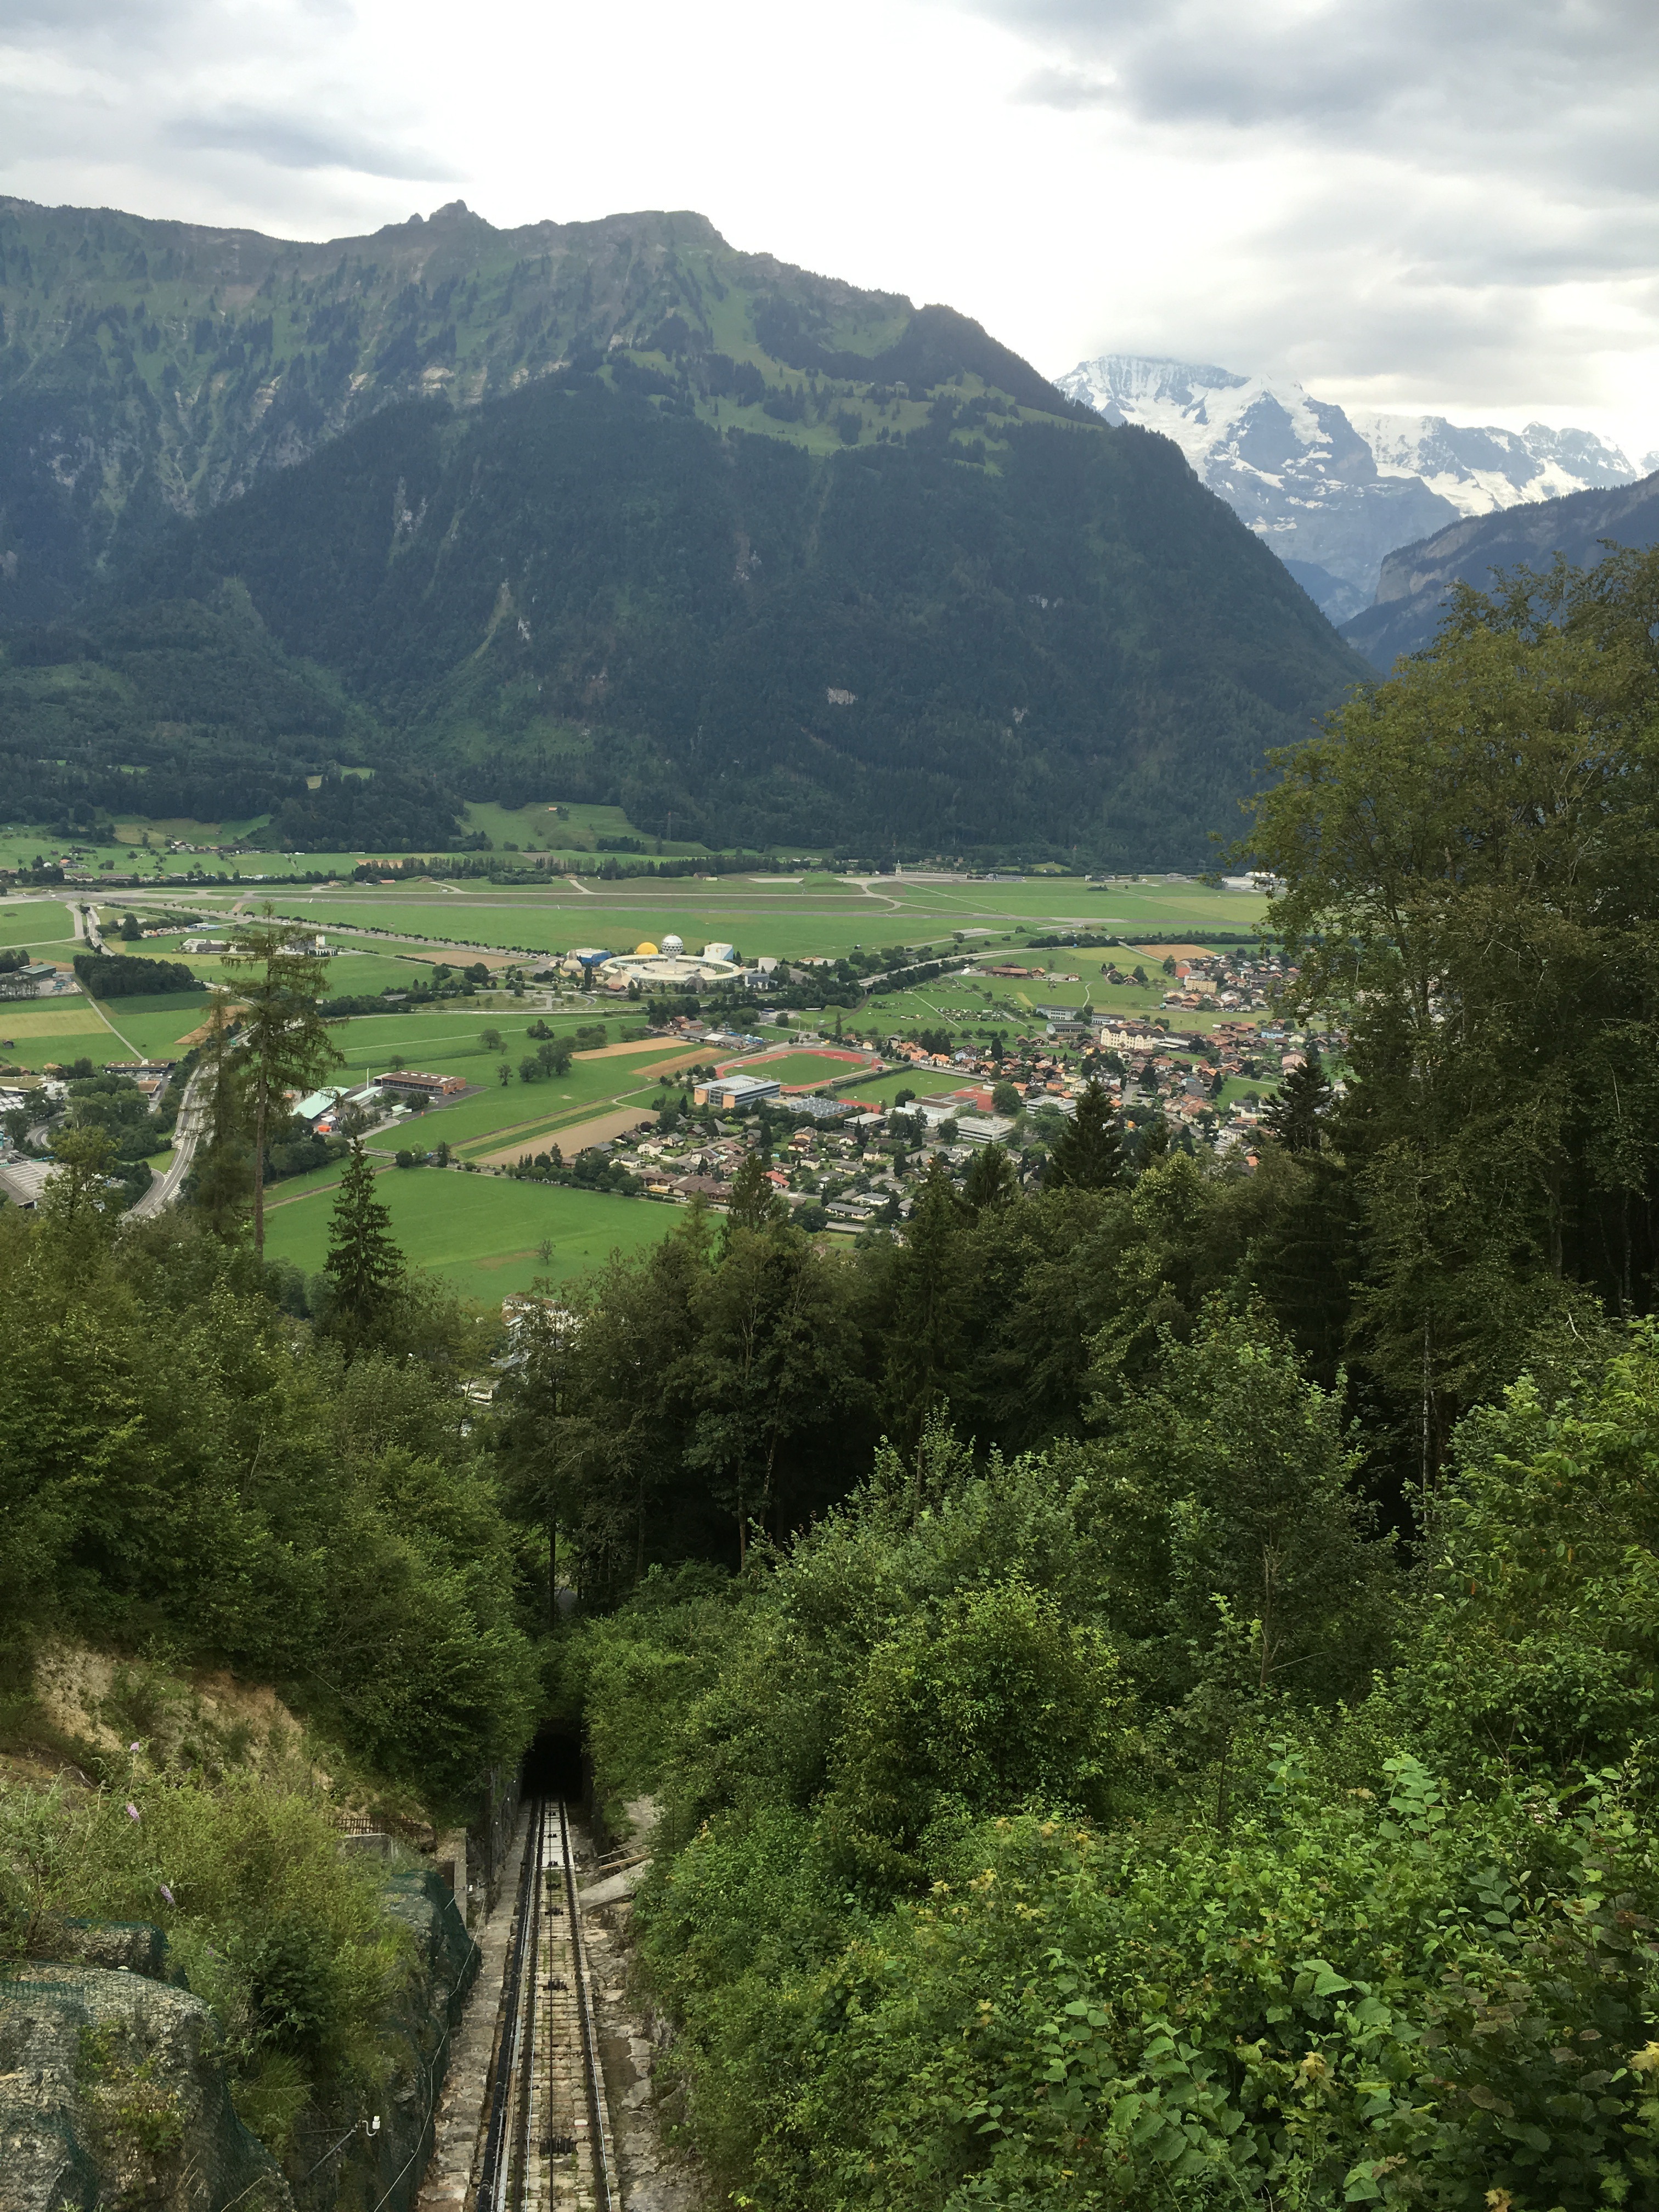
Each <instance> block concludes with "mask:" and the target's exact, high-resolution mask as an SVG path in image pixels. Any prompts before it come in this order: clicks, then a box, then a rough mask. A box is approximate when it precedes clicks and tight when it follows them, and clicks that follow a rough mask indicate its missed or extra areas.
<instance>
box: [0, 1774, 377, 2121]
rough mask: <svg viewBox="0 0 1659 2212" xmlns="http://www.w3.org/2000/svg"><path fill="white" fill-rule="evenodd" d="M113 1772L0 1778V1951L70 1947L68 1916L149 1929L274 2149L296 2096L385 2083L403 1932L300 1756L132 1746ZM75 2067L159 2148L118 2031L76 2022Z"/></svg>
mask: <svg viewBox="0 0 1659 2212" xmlns="http://www.w3.org/2000/svg"><path fill="white" fill-rule="evenodd" d="M112 1781H114V1782H115V1783H116V1784H117V1785H118V1786H116V1787H113V1788H111V1789H106V1790H100V1791H97V1792H89V1791H83V1790H65V1789H64V1787H62V1785H61V1784H54V1785H52V1787H51V1788H49V1789H46V1790H33V1789H28V1788H15V1789H8V1790H0V1954H9V1956H11V1957H16V1956H19V1955H30V1956H33V1957H36V1958H40V1957H47V1958H50V1957H52V1956H53V1955H56V1954H58V1953H59V1952H60V1951H61V1950H62V1949H63V1948H64V1945H65V1943H66V1942H67V1943H68V1944H69V1947H70V1949H71V1950H72V1949H73V1929H72V1928H68V1929H66V1925H65V1923H70V1922H72V1921H76V1920H80V1921H84V1920H103V1921H117V1922H127V1923H152V1924H154V1925H155V1926H158V1927H159V1928H161V1930H162V1931H163V1933H164V1935H165V1936H166V1939H167V1964H168V1966H170V1967H171V1968H172V1969H173V1971H175V1972H182V1973H183V1974H184V1975H185V1976H186V1977H187V1978H188V1981H189V1984H190V1987H191V1990H193V1992H194V1993H195V1994H196V1995H197V1996H200V1997H202V1998H204V2000H205V2002H207V2003H208V2004H209V2005H210V2007H211V2008H212V2010H213V2013H214V2015H215V2018H216V2021H217V2023H218V2027H219V2030H220V2034H221V2038H222V2050H223V2053H224V2057H225V2059H226V2062H227V2065H228V2071H229V2074H230V2080H231V2090H232V2095H233V2097H234V2100H235V2102H236V2105H237V2107H238V2109H239V2111H240V2112H241V2114H242V2117H243V2118H244V2119H246V2120H247V2121H248V2122H249V2123H250V2124H252V2125H253V2126H254V2128H255V2130H256V2132H258V2133H260V2134H261V2135H262V2136H263V2137H264V2141H265V2142H267V2144H268V2145H269V2146H270V2148H272V2149H273V2150H275V2151H276V2152H278V2153H279V2154H280V2153H282V2152H283V2151H284V2150H285V2149H286V2148H287V2147H288V2145H287V2140H286V2139H287V2136H288V2134H289V2130H291V2128H292V2125H293V2122H294V2119H295V2117H296V2115H297V2113H298V2111H299V2109H300V2107H301V2106H302V2105H303V2104H304V2103H305V2101H306V2100H307V2097H310V2096H313V2095H318V2096H321V2097H324V2098H326V2099H329V2100H341V2099H349V2100H353V2101H355V2100H358V2099H361V2098H362V2097H365V2096H367V2095H368V2093H371V2092H372V2091H373V2090H374V2089H376V2088H378V2087H381V2086H382V2085H383V2084H384V2082H385V2080H386V2076H387V2075H388V2074H389V2071H390V2064H389V2057H388V2054H386V2053H383V2052H382V2051H380V2048H379V2034H378V2031H379V2029H380V2026H381V2024H382V2022H383V2021H384V2018H385V2016H386V2013H387V2011H388V2009H389V2007H390V2004H391V2001H392V1997H393V1996H394V1995H395V1993H396V1991H397V1990H398V1988H399V1986H400V1985H401V1984H402V1983H403V1981H404V1979H405V1978H406V1976H407V1973H408V1971H409V1968H410V1965H411V1964H412V1961H411V1960H410V1958H409V1956H408V1954H407V1949H406V1946H405V1943H404V1940H403V1939H402V1938H401V1937H400V1935H399V1933H398V1929H397V1927H396V1925H395V1923H392V1922H391V1921H389V1920H388V1919H387V1918H386V1916H385V1915H384V1914H383V1913H382V1911H381V1910H380V1899H379V1898H378V1896H377V1893H376V1891H375V1888H374V1883H373V1882H372V1881H371V1880H370V1879H369V1878H368V1875H367V1874H366V1873H365V1872H364V1871H363V1870H362V1865H361V1863H353V1862H352V1861H350V1860H349V1859H347V1858H346V1857H343V1855H342V1853H341V1850H340V1847H339V1832H338V1829H337V1826H335V1823H334V1821H333V1820H331V1817H330V1814H329V1808H328V1806H327V1803H326V1802H325V1800H324V1799H323V1798H322V1797H321V1796H320V1795H319V1793H318V1792H317V1790H315V1789H314V1787H313V1785H312V1784H311V1781H310V1778H309V1777H308V1775H307V1773H306V1771H305V1769H304V1767H303V1765H302V1764H301V1763H300V1762H299V1761H298V1760H297V1759H292V1758H290V1760H289V1764H287V1765H282V1764H279V1765H276V1767H275V1768H273V1769H271V1770H270V1771H258V1772H256V1771H252V1770H251V1769H249V1768H247V1767H237V1766H233V1767H231V1768H229V1769H228V1770H226V1771H223V1772H222V1773H221V1774H219V1775H217V1776H216V1777H215V1778H211V1779H210V1778H207V1777H206V1776H204V1775H202V1774H200V1773H197V1772H191V1771H185V1770H181V1769H179V1768H178V1767H176V1766H172V1765H162V1766H161V1767H160V1768H159V1769H158V1768H155V1767H152V1766H151V1765H149V1763H148V1762H147V1761H145V1760H144V1759H141V1758H134V1759H131V1761H130V1762H126V1763H125V1764H124V1765H123V1768H122V1770H121V1771H119V1772H118V1774H117V1775H115V1776H112ZM135 1816H136V1817H135ZM81 2072H82V2078H83V2082H84V2083H85V2084H87V2085H88V2086H92V2087H94V2088H103V2089H105V2090H106V2091H107V2092H108V2093H107V2094H106V2095H104V2096H102V2097H101V2098H100V2103H101V2104H102V2105H103V2106H105V2107H106V2110H107V2112H108V2113H109V2116H110V2117H111V2118H112V2120H113V2121H114V2122H115V2124H117V2125H118V2127H121V2128H124V2129H125V2130H128V2131H129V2132H130V2133H131V2134H133V2135H134V2136H136V2137H137V2140H138V2141H139V2142H142V2143H143V2145H144V2146H145V2147H146V2148H150V2149H152V2150H158V2149H161V2148H165V2141H164V2138H165V2137H166V2136H167V2131H168V2130H169V2128H170V2127H171V2128H176V2127H177V2124H178V2122H177V2116H176V2114H174V2113H173V2112H172V2110H171V2108H170V2107H169V2106H167V2105H166V2104H165V2103H163V2102H160V2101H158V2099H157V2097H156V2096H155V2095H146V2094H145V2089H146V2086H147V2083H148V2080H149V2077H148V2075H146V2073H145V2069H144V2068H143V2065H142V2064H140V2065H139V2066H138V2067H137V2069H135V2068H134V2067H133V2066H132V2065H131V2063H130V2062H129V2061H128V2059H127V2057H126V2055H125V2051H124V2050H123V2048H122V2047H121V2042H120V2037H119V2032H118V2030H115V2029H112V2028H104V2029H99V2030H89V2031H88V2034H87V2036H86V2037H85V2038H84V2039H83V2041H82V2053H81Z"/></svg>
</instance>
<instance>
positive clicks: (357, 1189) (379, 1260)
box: [323, 1138, 404, 1352]
mask: <svg viewBox="0 0 1659 2212" xmlns="http://www.w3.org/2000/svg"><path fill="white" fill-rule="evenodd" d="M403 1273H404V1255H403V1254H402V1253H401V1252H400V1251H399V1250H398V1246H397V1244H396V1243H395V1242H394V1240H393V1238H392V1211H391V1208H390V1207H389V1206H387V1205H386V1203H385V1201H384V1200H381V1199H379V1198H377V1197H376V1196H375V1195H374V1169H373V1168H372V1167H370V1165H369V1164H368V1155H367V1153H365V1152H364V1151H363V1146H362V1139H361V1138H354V1139H352V1146H351V1157H350V1158H349V1160H348V1161H347V1162H346V1171H345V1174H344V1175H343V1177H342V1178H341V1181H340V1188H339V1193H338V1195H337V1197H336V1199H335V1200H334V1212H333V1214H332V1216H331V1218H330V1221H329V1225H328V1259H327V1261H326V1262H325V1265H324V1268H323V1274H324V1277H325V1279H326V1281H327V1284H328V1286H329V1310H328V1317H327V1328H328V1333H329V1334H330V1335H331V1336H335V1337H337V1338H338V1339H339V1340H341V1342H342V1343H343V1344H344V1346H346V1349H347V1351H348V1352H355V1351H357V1350H358V1349H360V1348H361V1347H362V1346H364V1345H366V1344H368V1343H370V1342H372V1341H373V1340H374V1337H375V1335H376V1334H377V1333H378V1331H379V1329H380V1325H381V1323H382V1322H384V1321H385V1319H386V1313H387V1310H388V1309H389V1307H390V1306H391V1304H392V1298H393V1296H394V1294H395V1292H396V1291H397V1288H398V1283H399V1282H400V1281H401V1279H402V1278H403Z"/></svg>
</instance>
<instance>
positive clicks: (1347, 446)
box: [1056, 354, 1637, 624]
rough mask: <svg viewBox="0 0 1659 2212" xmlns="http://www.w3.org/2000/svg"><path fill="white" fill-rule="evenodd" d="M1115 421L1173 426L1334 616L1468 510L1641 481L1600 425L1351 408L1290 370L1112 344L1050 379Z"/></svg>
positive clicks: (1168, 431)
mask: <svg viewBox="0 0 1659 2212" xmlns="http://www.w3.org/2000/svg"><path fill="white" fill-rule="evenodd" d="M1056 381H1057V383H1058V386H1059V388H1060V390H1061V391H1062V392H1066V395H1067V397H1068V398H1073V399H1077V400H1079V401H1080V402H1082V403H1083V404H1087V405H1091V406H1092V407H1094V409H1095V410H1096V411H1097V413H1099V414H1100V415H1101V416H1103V419H1104V420H1106V421H1108V422H1115V423H1127V422H1139V423H1140V424H1141V425H1142V426H1143V427H1144V428H1148V429H1157V430H1160V431H1162V432H1163V433H1164V435H1166V436H1168V437H1170V438H1173V439H1174V441H1175V442H1176V444H1177V445H1178V446H1179V447H1181V449H1182V452H1183V453H1185V455H1186V456H1187V459H1188V462H1189V464H1190V465H1191V466H1192V467H1193V469H1194V471H1195V473H1196V474H1197V475H1198V476H1199V477H1200V480H1201V481H1202V482H1204V483H1206V484H1208V486H1209V487H1210V489H1212V491H1214V492H1216V493H1217V494H1218V495H1219V496H1220V497H1221V498H1223V499H1225V501H1227V502H1228V504H1229V505H1230V506H1231V507H1232V508H1233V509H1234V511H1235V513H1238V514H1239V515H1241V516H1242V517H1243V520H1245V521H1246V522H1247V523H1248V524H1249V526H1250V527H1251V528H1252V529H1253V530H1254V531H1255V532H1256V534H1257V535H1258V536H1259V537H1261V538H1262V540H1263V542H1264V543H1265V544H1268V545H1270V546H1272V548H1273V550H1274V551H1275V552H1276V553H1277V554H1278V555H1279V557H1280V559H1281V560H1283V561H1284V562H1285V564H1286V566H1287V567H1288V568H1290V570H1291V574H1293V575H1294V576H1295V577H1296V578H1297V581H1298V582H1299V583H1300V584H1302V585H1303V586H1304V589H1305V590H1306V591H1307V592H1309V594H1310V597H1311V598H1312V599H1315V601H1316V603H1317V604H1318V605H1319V606H1320V607H1321V609H1322V611H1323V612H1325V613H1326V614H1327V615H1328V616H1329V617H1331V619H1332V620H1333V621H1334V622H1336V623H1339V624H1340V623H1343V622H1344V621H1346V620H1347V619H1348V618H1350V617H1353V616H1356V615H1358V613H1360V611H1362V610H1363V609H1364V607H1365V606H1366V605H1368V604H1369V603H1370V599H1372V597H1373V596H1374V594H1375V592H1376V583H1377V579H1378V576H1379V575H1380V574H1381V570H1382V565H1383V561H1384V560H1385V559H1386V558H1387V557H1388V556H1389V554H1390V553H1391V552H1393V551H1394V550H1395V548H1396V547H1397V546H1400V545H1403V544H1413V543H1416V542H1418V541H1419V540H1421V539H1423V538H1428V537H1430V536H1431V535H1433V534H1434V532H1437V530H1440V529H1443V528H1445V527H1447V526H1450V525H1452V524H1455V522H1456V521H1457V520H1459V519H1460V517H1462V516H1467V515H1472V514H1480V513H1492V512H1494V511H1496V510H1498V509H1500V508H1502V507H1510V506H1514V505H1516V504H1520V503H1522V502H1525V501H1536V500H1540V499H1543V498H1549V497H1556V496H1561V495H1566V494H1568V493H1571V492H1573V491H1577V490H1582V489H1606V488H1608V487H1611V486H1613V485H1615V484H1619V483H1631V482H1633V481H1634V480H1635V477H1636V474H1637V471H1636V470H1635V469H1634V467H1632V464H1631V463H1630V462H1629V461H1628V460H1627V459H1626V457H1625V455H1624V454H1623V453H1620V451H1619V449H1618V448H1617V447H1613V446H1609V445H1608V444H1607V441H1605V440H1603V439H1601V438H1600V437H1598V436H1597V435H1596V434H1595V433H1594V432H1593V431H1585V430H1572V429H1568V430H1554V429H1552V428H1549V426H1547V424H1542V423H1531V424H1528V427H1527V428H1526V429H1525V430H1524V431H1510V430H1502V429H1498V428H1492V427H1475V426H1463V425H1458V424H1455V423H1452V422H1448V421H1447V420H1446V419H1445V418H1444V417H1443V416H1396V415H1385V414H1378V413H1370V412H1367V413H1364V414H1357V415H1354V416H1349V415H1348V414H1347V413H1346V411H1345V410H1343V409H1342V408H1341V407H1340V406H1338V405H1337V404H1335V403H1334V401H1329V400H1321V399H1316V398H1313V397H1312V395H1311V394H1310V393H1309V392H1306V391H1305V390H1304V387H1303V386H1301V385H1299V384H1297V383H1295V382H1293V381H1291V380H1288V379H1276V378H1273V377H1271V376H1263V375H1255V376H1245V375H1241V374H1239V373H1238V372H1237V371H1235V370H1231V369H1225V368H1217V367H1215V366H1214V365H1212V364H1201V363H1195V362H1179V361H1175V360H1170V359H1164V358H1162V357H1158V356H1143V355H1134V354H1105V355H1102V356H1099V358H1098V359H1097V360H1094V361H1091V362H1079V364H1078V365H1077V367H1076V368H1073V369H1072V370H1070V371H1068V372H1067V374H1066V375H1064V376H1062V377H1060V378H1059V379H1057V380H1056Z"/></svg>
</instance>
